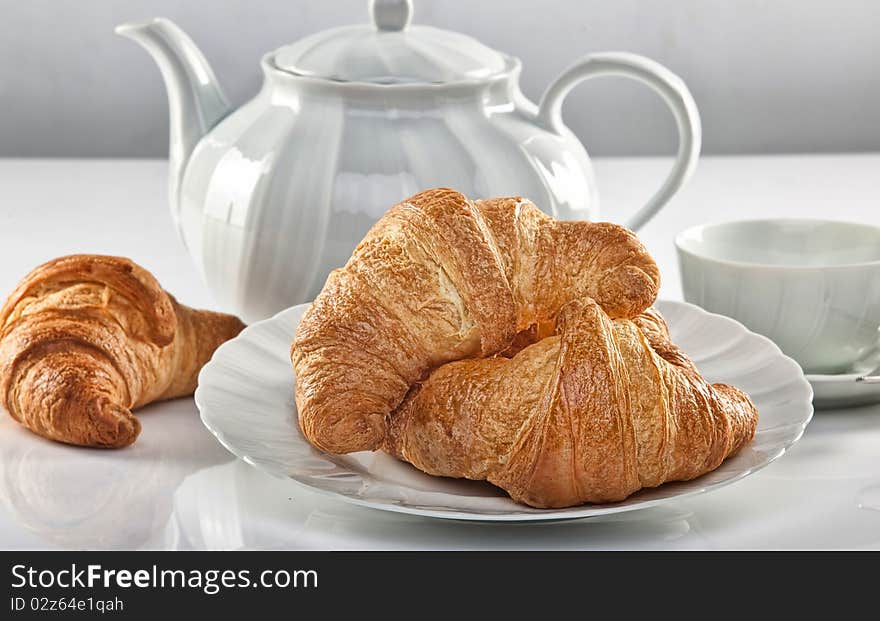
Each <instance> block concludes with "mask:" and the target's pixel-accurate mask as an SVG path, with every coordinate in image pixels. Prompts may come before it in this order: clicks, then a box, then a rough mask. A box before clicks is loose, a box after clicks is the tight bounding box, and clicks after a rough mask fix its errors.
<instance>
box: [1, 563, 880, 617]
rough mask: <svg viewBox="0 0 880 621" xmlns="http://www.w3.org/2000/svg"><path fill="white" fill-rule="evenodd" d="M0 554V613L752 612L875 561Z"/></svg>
mask: <svg viewBox="0 0 880 621" xmlns="http://www.w3.org/2000/svg"><path fill="white" fill-rule="evenodd" d="M2 558H3V569H4V571H5V576H4V579H3V583H4V588H5V599H4V600H3V601H2V602H0V610H2V612H0V619H25V618H57V619H62V618H70V617H78V618H89V619H91V618H105V617H106V618H118V619H129V618H154V619H155V615H157V614H171V615H172V617H171V618H177V615H182V614H183V612H184V611H193V610H197V611H198V617H199V618H200V619H209V618H212V615H215V618H218V619H220V618H230V615H238V616H245V615H247V617H253V615H254V614H255V613H258V614H260V618H266V619H269V618H273V617H277V616H279V615H281V614H283V615H284V616H285V617H291V618H293V617H295V616H296V614H297V613H300V612H302V611H324V612H328V611H341V610H354V611H357V610H362V611H363V613H364V614H368V615H370V616H371V615H374V614H378V613H381V614H382V616H389V615H391V616H396V615H394V614H392V613H394V612H395V610H396V611H397V612H405V610H404V608H402V605H403V604H402V602H408V601H421V602H423V603H424V604H423V607H422V608H421V612H419V613H418V614H416V613H415V612H414V613H413V615H411V616H423V613H427V612H431V613H432V614H436V613H438V612H441V611H452V612H455V611H458V613H459V616H461V618H469V617H471V616H472V613H474V612H475V611H473V610H471V609H470V607H469V606H470V604H469V602H474V601H479V602H482V603H483V604H486V605H490V606H491V609H492V610H493V611H494V613H495V614H494V615H493V616H497V614H500V613H501V612H502V611H503V610H508V611H513V612H518V613H525V612H526V611H529V610H534V611H535V612H536V613H541V612H542V611H544V612H547V611H550V610H555V611H557V612H560V613H562V612H563V609H560V608H559V607H560V606H573V608H572V612H576V611H577V610H584V609H585V608H586V609H590V610H592V611H594V612H595V611H596V610H597V608H603V609H610V610H614V609H620V607H624V608H625V609H626V610H627V611H629V612H632V611H633V610H634V609H635V608H642V607H645V606H647V607H648V608H650V607H655V608H656V607H657V606H662V607H665V609H667V610H672V609H674V608H677V607H679V606H681V605H685V604H687V605H691V606H693V605H695V602H696V601H697V600H699V599H700V598H704V597H712V598H716V599H718V601H717V602H716V605H717V604H719V603H720V602H721V601H722V600H727V603H726V604H725V607H729V608H730V611H734V610H736V609H738V608H740V607H742V606H746V605H748V606H750V607H751V609H752V610H753V611H756V610H760V611H761V612H762V616H763V615H764V614H766V613H768V612H769V611H770V610H771V607H772V606H774V605H777V604H778V605H779V606H781V608H780V610H790V609H791V607H792V606H796V605H797V604H798V603H803V602H805V601H809V602H811V603H812V602H814V601H815V597H816V594H817V591H815V590H811V588H810V586H809V585H810V584H812V583H814V582H815V581H816V580H817V579H819V576H821V582H822V587H821V593H822V594H823V595H824V596H832V595H835V596H836V597H840V598H843V599H841V600H840V601H841V602H845V603H846V607H849V606H850V605H853V604H854V603H855V602H856V600H857V599H858V598H860V597H867V596H870V595H872V594H873V590H874V589H875V588H876V587H875V584H876V579H874V578H873V577H872V576H876V568H877V563H878V561H880V555H877V554H876V553H853V554H843V553H826V554H822V553H637V552H617V553H605V552H594V553H590V552H558V553H557V552H552V553H551V552H482V553H481V552H441V553H432V552H401V553H394V552H360V553H348V552H328V553H321V552H238V553H212V552H57V553H53V552H7V553H2ZM835 589H839V590H837V591H835ZM691 598H696V599H691ZM758 602H760V605H758ZM755 606H757V608H756V607H755ZM584 607H585V608H584ZM669 607H672V608H669ZM467 610H471V613H468V614H465V613H466V611H467ZM269 611H274V612H272V613H271V614H269ZM328 618H334V617H332V616H331V617H328Z"/></svg>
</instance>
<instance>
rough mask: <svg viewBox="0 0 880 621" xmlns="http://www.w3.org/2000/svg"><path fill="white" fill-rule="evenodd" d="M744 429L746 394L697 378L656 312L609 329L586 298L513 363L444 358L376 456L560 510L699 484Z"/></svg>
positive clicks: (750, 424)
mask: <svg viewBox="0 0 880 621" xmlns="http://www.w3.org/2000/svg"><path fill="white" fill-rule="evenodd" d="M756 425H757V411H756V410H755V407H754V405H753V404H752V402H751V401H750V400H749V398H748V396H747V395H745V394H744V393H742V392H741V391H739V390H737V389H736V388H733V387H731V386H727V385H724V384H711V385H710V384H708V383H707V382H706V381H705V380H703V378H702V377H701V376H700V374H699V373H698V372H697V370H696V368H695V367H694V366H693V363H691V361H690V360H689V359H688V358H687V356H686V355H685V354H684V353H683V352H682V351H681V350H679V349H678V348H677V347H676V346H675V345H674V344H672V343H671V341H670V340H669V334H668V331H667V328H666V324H665V322H664V321H663V319H662V317H660V315H659V313H657V312H656V311H653V310H651V311H649V312H648V313H646V314H645V315H643V316H641V317H639V318H637V319H636V320H635V321H629V320H625V319H617V320H612V319H611V318H609V317H608V315H607V314H606V313H604V312H603V311H602V309H601V308H600V307H599V306H598V305H597V304H596V303H595V302H593V301H592V300H589V299H585V300H576V301H573V302H571V303H570V304H567V305H566V306H565V307H564V308H563V310H562V312H561V313H560V321H559V325H558V327H557V334H556V335H555V336H551V337H548V338H544V339H542V340H540V341H538V342H537V343H534V344H532V345H530V346H528V347H526V348H524V349H522V350H521V351H519V352H518V353H517V354H516V355H515V356H513V357H512V358H510V359H507V358H503V357H493V358H486V359H472V360H463V361H459V362H452V363H449V364H446V365H444V366H442V367H440V368H438V369H437V370H435V371H434V372H433V373H432V374H431V375H430V376H429V377H428V378H427V379H426V380H424V381H422V382H419V383H417V384H416V385H415V386H414V387H413V388H412V390H411V391H410V392H409V394H408V396H407V397H406V399H405V401H404V402H403V403H402V404H401V406H400V407H399V408H398V409H397V410H396V411H395V412H394V413H393V414H392V416H391V425H390V431H389V434H388V436H387V439H386V444H385V449H386V450H387V451H388V452H390V453H391V454H393V455H395V456H396V457H398V458H399V459H402V460H405V461H408V462H410V463H411V464H413V465H414V466H416V467H417V468H419V469H421V470H423V471H425V472H427V473H429V474H433V475H440V476H448V477H459V478H462V477H464V478H469V479H477V480H488V481H490V482H492V483H494V484H495V485H497V486H499V487H501V488H503V489H504V490H506V491H507V492H508V493H509V494H510V496H511V497H512V498H513V499H514V500H517V501H519V502H523V503H526V504H529V505H531V506H534V507H542V508H546V507H567V506H573V505H578V504H582V503H587V502H593V503H596V502H612V501H618V500H622V499H624V498H626V497H627V496H629V495H630V494H632V493H633V492H635V491H637V490H639V489H641V488H643V487H654V486H657V485H660V484H662V483H664V482H667V481H678V480H688V479H692V478H695V477H697V476H700V475H702V474H704V473H706V472H708V471H710V470H713V469H715V468H717V467H718V466H719V465H720V464H721V462H722V461H723V460H724V459H725V458H726V457H728V456H730V455H732V454H734V453H736V452H737V451H738V450H739V449H740V448H741V447H742V446H743V445H745V444H746V443H747V442H749V441H750V440H751V439H752V437H753V435H754V433H755V427H756Z"/></svg>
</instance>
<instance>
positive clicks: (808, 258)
mask: <svg viewBox="0 0 880 621" xmlns="http://www.w3.org/2000/svg"><path fill="white" fill-rule="evenodd" d="M675 245H676V248H677V250H678V260H679V267H680V270H681V279H682V292H683V294H684V298H685V300H687V301H688V302H692V303H694V304H697V305H699V306H702V307H703V308H705V309H706V310H709V311H712V312H714V313H720V314H723V315H727V316H729V317H733V318H734V319H737V320H738V321H741V322H742V323H743V324H745V325H746V326H747V327H748V328H749V329H751V330H754V331H755V332H758V333H759V334H763V335H765V336H767V337H769V338H771V339H772V340H773V341H774V342H776V343H777V344H778V345H779V346H780V347H781V348H782V350H783V351H784V352H785V353H786V354H788V355H789V356H791V357H792V358H794V359H795V360H797V361H798V362H799V363H800V364H801V366H802V367H803V368H804V370H805V371H806V372H808V373H817V374H839V373H847V372H849V369H851V368H852V367H853V365H854V364H856V363H857V362H858V361H859V360H862V359H863V358H864V357H865V356H866V355H868V354H869V353H870V352H871V351H872V350H873V349H874V348H875V347H876V344H877V337H878V332H877V331H878V326H880V227H875V226H870V225H865V224H857V223H849V222H834V221H828V220H802V219H778V220H746V221H738V222H725V223H721V224H711V225H706V226H697V227H694V228H691V229H688V230H686V231H684V232H682V233H680V234H679V235H678V236H677V237H676V240H675Z"/></svg>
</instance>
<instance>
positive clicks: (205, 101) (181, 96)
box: [116, 17, 230, 217]
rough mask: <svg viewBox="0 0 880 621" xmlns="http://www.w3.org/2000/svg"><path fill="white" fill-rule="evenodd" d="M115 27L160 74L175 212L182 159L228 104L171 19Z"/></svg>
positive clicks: (208, 69)
mask: <svg viewBox="0 0 880 621" xmlns="http://www.w3.org/2000/svg"><path fill="white" fill-rule="evenodd" d="M116 33H117V34H119V35H122V36H124V37H128V38H129V39H133V40H134V41H136V42H137V43H139V44H140V45H141V46H143V47H144V49H146V50H147V52H149V54H150V55H151V56H152V57H153V60H155V61H156V64H158V65H159V69H160V71H161V72H162V78H163V79H164V80H165V88H166V90H167V91H168V108H169V120H170V125H171V136H170V140H169V154H168V159H169V165H170V171H169V190H170V198H171V206H172V211H174V212H175V217H176V212H177V206H178V191H179V188H180V183H181V180H182V176H183V171H184V169H185V167H186V163H187V160H188V159H189V156H190V154H192V151H193V149H194V148H195V146H196V144H198V142H199V140H201V138H202V136H204V135H205V134H206V133H207V132H208V131H209V130H210V129H211V128H212V127H214V126H215V125H216V124H217V123H218V122H219V121H220V120H221V119H222V118H223V117H225V116H226V115H227V114H228V113H229V111H230V106H229V103H228V102H227V100H226V97H225V96H224V95H223V91H222V90H221V89H220V85H219V83H218V82H217V78H216V77H215V76H214V72H213V71H212V70H211V66H210V65H209V64H208V61H207V60H205V57H204V56H203V55H202V53H201V51H199V48H197V47H196V45H195V43H193V41H192V39H190V38H189V37H188V36H187V35H186V33H184V32H183V31H182V30H181V29H180V28H178V27H177V26H176V25H175V24H174V23H173V22H171V21H169V20H167V19H165V18H162V17H157V18H155V19H152V20H149V21H146V22H128V23H125V24H121V25H119V26H117V27H116Z"/></svg>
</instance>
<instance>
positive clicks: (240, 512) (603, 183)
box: [0, 155, 880, 549]
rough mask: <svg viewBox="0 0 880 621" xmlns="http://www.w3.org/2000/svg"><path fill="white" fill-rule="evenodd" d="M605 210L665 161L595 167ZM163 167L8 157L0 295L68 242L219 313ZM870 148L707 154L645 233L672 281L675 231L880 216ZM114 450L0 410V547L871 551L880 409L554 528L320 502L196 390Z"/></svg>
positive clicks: (828, 423)
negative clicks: (678, 492)
mask: <svg viewBox="0 0 880 621" xmlns="http://www.w3.org/2000/svg"><path fill="white" fill-rule="evenodd" d="M595 164H596V170H597V176H598V178H599V184H600V190H601V191H602V192H603V194H602V198H603V210H604V211H603V214H604V216H605V217H607V218H608V219H611V220H614V219H622V216H623V214H624V213H625V211H626V206H628V205H637V204H640V203H641V202H643V200H644V198H646V195H647V194H648V193H649V192H650V191H651V190H652V189H653V188H654V186H655V185H656V184H657V182H658V181H659V180H660V179H661V178H662V176H663V175H664V173H665V170H666V167H667V166H668V160H665V159H613V160H601V159H600V160H597V161H596V163H595ZM165 168H166V164H165V162H162V161H143V160H127V161H125V160H124V161H103V160H91V161H88V160H0V187H2V188H3V190H4V197H3V198H4V201H3V207H2V209H0V247H2V248H3V262H2V264H0V291H2V292H3V294H5V293H6V292H7V291H9V290H11V289H12V287H13V286H14V285H15V283H16V282H17V281H18V279H19V278H20V277H21V276H22V275H23V274H24V273H25V272H26V271H27V270H29V269H30V268H31V267H33V266H35V265H36V264H37V263H39V262H41V261H44V260H46V259H49V258H51V257H54V256H58V255H61V254H67V253H71V252H100V253H113V254H124V255H128V256H130V257H132V258H133V259H135V260H136V261H138V262H140V263H142V264H143V265H145V266H146V267H148V268H149V269H151V270H152V271H153V272H154V273H155V274H156V276H157V277H158V278H159V280H160V281H161V282H162V283H163V284H164V285H165V286H166V288H168V289H169V290H170V291H172V292H174V293H175V294H177V296H178V297H179V298H180V299H181V301H183V302H185V303H188V304H191V305H196V306H204V307H209V308H210V307H212V306H213V304H212V302H211V299H210V296H209V294H208V292H207V291H206V290H205V289H204V287H203V285H202V284H201V282H200V281H199V278H198V275H197V274H196V272H195V269H194V267H193V266H192V264H191V262H190V260H189V258H188V257H187V256H186V253H185V251H184V249H183V248H182V246H181V244H180V242H179V241H178V240H177V239H176V238H175V236H174V232H173V229H172V226H171V220H170V216H169V214H168V213H167V209H166V207H165V205H166V202H165V191H166V185H165ZM878 171H880V155H847V156H809V157H803V156H798V157H749V158H704V159H703V161H702V162H701V165H700V167H699V168H698V170H697V174H696V176H695V177H694V179H693V180H692V181H691V182H690V184H689V185H688V186H687V187H686V188H685V189H684V190H683V191H682V193H681V194H680V195H679V196H678V197H677V198H676V199H674V200H673V202H672V203H671V204H670V205H669V206H668V207H667V209H666V210H664V211H663V212H661V214H660V215H659V216H658V217H657V218H656V219H655V220H654V221H653V222H651V223H650V224H649V225H648V226H647V227H645V229H644V230H643V231H642V233H641V234H642V237H643V239H644V240H645V242H646V244H647V245H648V247H649V249H650V250H651V252H652V253H653V254H654V256H655V257H656V258H657V261H658V263H659V264H660V267H661V269H662V271H663V277H664V284H663V289H662V293H661V295H662V297H666V298H673V299H678V298H679V297H680V289H679V283H678V272H677V265H676V263H675V255H674V250H673V246H672V236H673V234H674V233H675V232H677V231H679V230H681V229H683V228H685V227H686V226H689V225H692V224H695V223H699V222H711V221H721V220H726V219H734V218H747V217H761V216H768V215H773V216H791V217H828V218H835V219H854V220H861V221H867V222H872V223H874V224H880V211H878V210H877V204H878V197H880V174H878ZM139 414H140V416H141V420H142V423H143V432H142V434H141V436H140V438H139V439H138V441H137V443H136V444H135V445H134V446H133V447H131V448H128V449H125V450H121V451H101V450H89V449H81V448H75V447H68V446H63V445H60V444H55V443H52V442H48V441H46V440H43V439H41V438H38V437H36V436H34V435H32V434H30V433H29V432H28V431H26V430H25V429H23V428H22V427H20V426H19V425H18V424H17V423H15V422H14V421H13V420H12V419H11V418H9V416H8V415H6V414H5V413H4V414H2V416H0V548H3V549H10V548H27V549H38V548H75V549H84V548H85V549H91V548H98V549H105V548H106V549H117V548H142V549H156V548H159V549H192V548H196V549H202V548H209V549H233V548H285V549H435V548H442V549H447V548H451V549H467V548H479V549H488V548H499V549H559V548H562V549H581V548H587V549H678V548H681V549H739V548H750V549H751V548H758V549H762V548H771V549H776V548H872V549H878V548H880V405H877V406H866V407H860V408H854V409H849V410H832V411H820V412H817V414H816V416H815V417H814V418H813V421H812V422H811V423H810V425H809V426H808V428H807V431H806V433H805V435H804V437H803V439H802V440H801V441H800V442H799V443H798V444H796V445H795V446H794V447H793V448H792V449H791V451H790V452H789V453H788V454H786V455H784V456H783V457H782V458H781V459H780V460H779V461H777V462H776V463H774V464H771V465H770V466H769V467H767V468H766V469H764V470H762V471H761V472H759V473H757V474H755V475H753V476H750V477H748V478H747V479H745V480H743V481H740V482H738V483H736V484H734V485H731V486H729V487H726V488H723V489H720V490H717V491H714V492H711V493H709V494H706V495H703V496H698V497H694V498H692V499H684V500H681V501H679V502H678V503H676V504H674V505H670V506H669V507H666V508H658V509H646V510H643V511H636V512H633V513H627V514H622V515H620V516H610V517H608V518H594V519H589V520H580V521H573V522H560V523H550V524H480V523H462V522H450V521H441V520H431V519H424V518H416V517H409V516H405V515H398V514H391V513H384V512H380V511H374V510H371V509H365V508H360V507H355V506H352V505H349V504H347V503H343V502H340V501H337V500H334V499H332V498H328V497H325V496H319V495H317V494H315V493H313V492H310V491H308V490H305V489H303V488H301V487H298V486H296V485H294V484H293V483H291V482H289V481H285V480H280V479H273V478H272V477H269V476H268V475H264V474H262V473H260V472H258V471H257V470H255V469H253V468H251V467H250V466H248V465H246V464H244V463H242V462H240V461H237V460H235V459H234V458H233V456H232V455H231V454H229V453H227V452H226V451H225V449H223V448H222V447H221V446H220V445H219V444H218V443H217V442H216V441H215V440H214V438H213V436H211V434H210V433H208V432H207V431H206V430H205V429H204V428H203V427H202V425H201V423H200V422H199V418H198V412H197V410H196V408H195V405H194V404H193V402H192V400H191V399H179V400H176V401H173V402H167V403H161V404H157V405H153V406H149V407H147V408H144V409H143V410H141V411H140V413H139Z"/></svg>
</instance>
